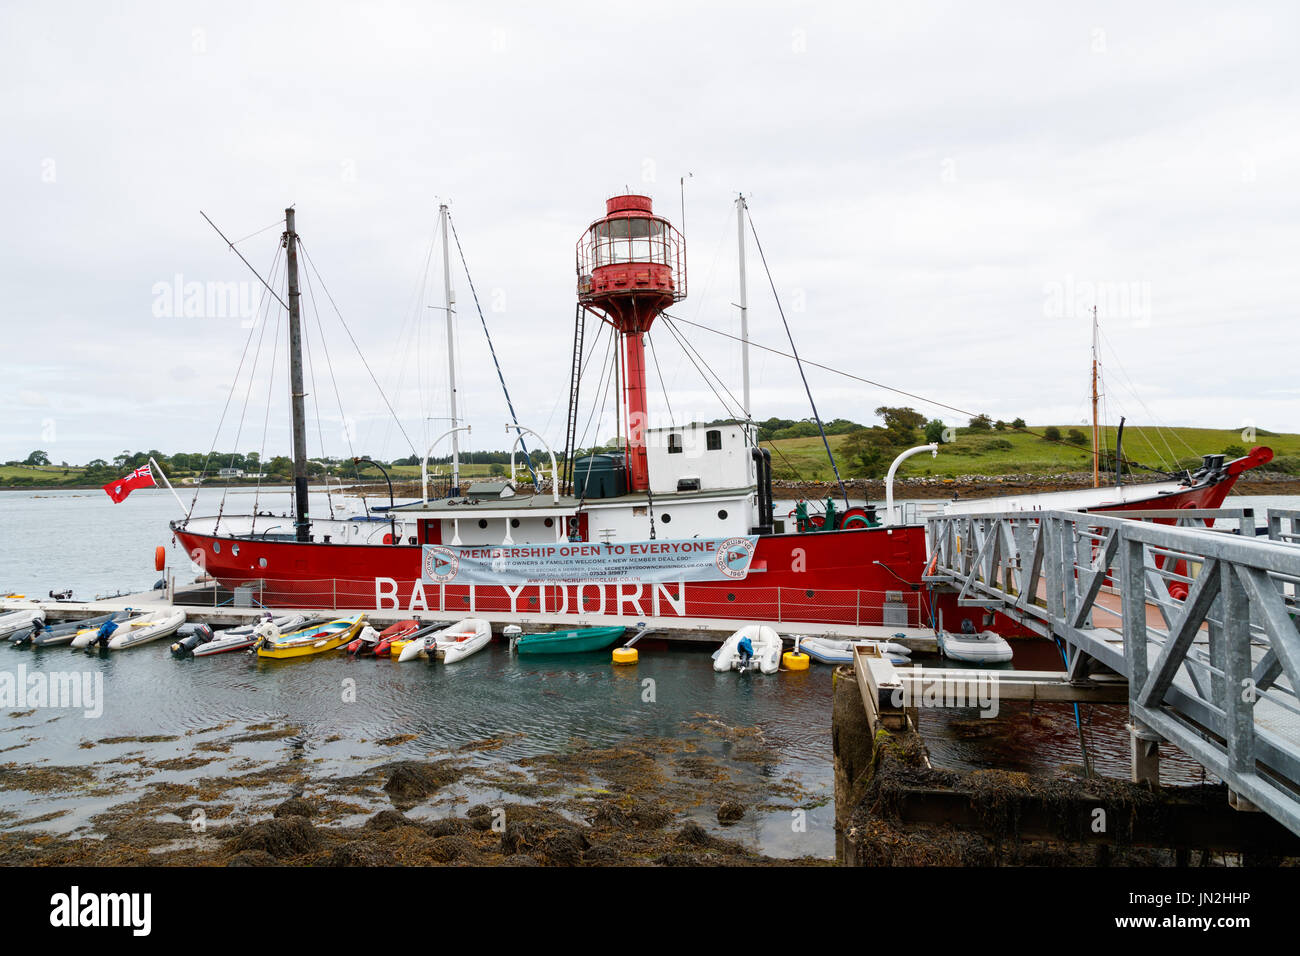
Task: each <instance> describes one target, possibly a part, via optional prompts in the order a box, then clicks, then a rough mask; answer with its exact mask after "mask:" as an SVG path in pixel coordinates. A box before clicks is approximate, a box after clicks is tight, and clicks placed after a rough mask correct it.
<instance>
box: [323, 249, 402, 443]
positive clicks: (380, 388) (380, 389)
mask: <svg viewBox="0 0 1300 956" xmlns="http://www.w3.org/2000/svg"><path fill="white" fill-rule="evenodd" d="M298 247H299V248H300V249H302V254H303V257H304V258H305V259H306V260H307V264H308V265H310V266H311V270H312V271H313V272H315V273H316V278H317V280H318V281H319V282H320V287H321V291H323V292H324V293H325V298H327V299H328V300H329V303H330V305H331V306H332V307H333V309H334V314H335V315H337V316H338V318H339V322H340V324H342V326H343V331H345V332H346V333H347V334H348V339H349V340H350V341H351V342H352V347H353V348H354V349H356V352H357V357H358V358H360V359H361V364H362V365H364V366H365V369H366V373H367V374H368V375H369V376H370V381H372V382H374V385H375V389H376V390H377V391H378V392H379V397H380V398H382V399H383V400H384V405H386V406H387V408H388V412H389V414H390V415H392V416H393V418H394V419H395V420H397V428H398V430H399V431H401V433H402V437H403V438H405V439H406V443H407V444H408V445H410V446H411V451H412V453H414V454H416V455H418V454H419V453H420V452H419V450H418V449H417V448H416V447H415V443H414V442H412V441H411V436H410V435H408V434H407V433H406V429H405V428H403V427H402V423H401V421H400V420H399V419H397V412H395V411H393V406H392V403H391V402H389V401H388V396H387V395H386V394H384V388H383V386H382V385H380V384H379V379H378V378H376V377H375V373H374V370H373V369H371V367H370V363H369V362H367V361H366V357H365V355H364V354H362V352H361V346H360V345H358V344H357V340H356V337H355V336H354V335H353V334H352V329H350V328H349V327H348V323H347V320H346V319H344V318H343V313H342V312H341V311H339V307H338V303H337V302H335V301H334V296H332V295H330V290H329V286H327V285H326V284H325V280H324V279H323V278H322V277H321V274H320V270H319V269H317V268H316V263H315V262H313V261H312V258H311V254H310V253H309V252H308V251H307V247H306V245H304V243H303V241H302V237H301V236H299V237H298Z"/></svg>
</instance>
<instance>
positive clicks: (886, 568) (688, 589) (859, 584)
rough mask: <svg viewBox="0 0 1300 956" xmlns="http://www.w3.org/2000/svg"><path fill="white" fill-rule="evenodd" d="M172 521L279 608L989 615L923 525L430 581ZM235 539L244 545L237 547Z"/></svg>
mask: <svg viewBox="0 0 1300 956" xmlns="http://www.w3.org/2000/svg"><path fill="white" fill-rule="evenodd" d="M1257 451H1258V450H1257ZM1264 451H1267V449H1264ZM1254 455H1255V453H1254V452H1252V456H1254ZM1268 457H1271V453H1269V456H1268ZM1266 460H1267V458H1263V461H1266ZM1239 462H1243V463H1245V462H1249V463H1247V464H1245V465H1244V467H1237V468H1235V469H1234V468H1233V466H1236V465H1238V462H1234V463H1232V465H1230V466H1229V469H1228V471H1227V472H1226V474H1225V475H1224V476H1223V477H1221V478H1219V479H1218V480H1215V481H1214V482H1213V483H1211V484H1204V485H1197V486H1193V487H1189V488H1187V489H1185V490H1183V491H1178V492H1175V493H1173V494H1166V495H1158V496H1153V497H1151V498H1146V499H1141V500H1136V501H1130V502H1128V503H1127V504H1124V505H1118V506H1116V507H1115V508H1113V509H1108V510H1118V511H1143V510H1154V509H1162V510H1163V509H1169V510H1178V509H1183V508H1217V507H1219V506H1220V505H1221V504H1222V503H1223V500H1224V499H1225V498H1226V497H1227V495H1228V493H1229V491H1231V489H1232V486H1233V484H1234V483H1235V482H1236V479H1237V476H1238V475H1239V474H1240V472H1241V471H1242V470H1245V468H1249V467H1254V465H1255V464H1259V463H1262V461H1257V460H1255V459H1254V458H1247V459H1239ZM990 509H991V510H995V509H996V503H995V502H993V501H990ZM1170 520H1171V521H1172V520H1173V519H1172V517H1171V519H1170ZM174 530H175V534H176V537H177V540H178V541H179V542H180V543H181V544H182V545H183V546H184V547H185V549H186V551H187V552H188V553H189V555H190V557H191V559H192V560H194V562H195V563H196V564H199V565H200V566H201V567H204V568H205V569H206V570H207V571H208V573H210V574H211V575H212V576H213V577H215V578H216V579H217V580H218V581H220V582H221V584H223V585H225V586H226V587H229V588H234V587H237V586H240V585H249V584H251V585H254V586H256V587H257V588H258V600H259V601H260V602H261V603H262V604H264V605H267V606H272V607H298V608H321V607H325V608H347V609H358V610H361V609H377V610H394V611H417V610H429V611H442V612H447V613H454V614H458V615H461V614H473V613H482V614H492V613H495V614H529V613H545V614H570V615H573V616H575V617H577V616H582V615H593V614H613V615H618V616H623V617H630V618H632V619H634V620H635V619H638V618H645V617H651V616H655V617H669V618H671V617H698V618H720V619H724V620H734V621H767V622H790V623H795V622H816V623H825V624H844V625H855V624H856V625H878V624H883V623H884V621H883V607H882V605H883V604H884V602H885V597H886V593H885V592H888V591H893V592H901V593H902V596H903V600H904V603H905V604H906V605H907V607H908V624H909V625H911V626H929V625H930V624H931V623H932V621H931V615H932V613H933V611H934V610H935V609H942V611H943V614H944V621H945V624H946V625H948V626H950V627H956V626H958V625H959V622H960V621H961V620H963V619H966V618H970V619H971V621H972V623H974V624H976V625H977V627H979V628H981V629H982V628H983V627H986V626H989V625H988V624H987V623H985V622H982V621H981V620H979V618H980V615H981V613H982V612H980V611H979V610H978V609H973V608H966V607H959V606H958V605H957V604H956V601H955V599H954V598H953V596H952V595H950V594H941V593H931V592H930V591H929V589H927V588H925V587H923V586H922V584H921V577H922V575H923V574H924V569H925V563H926V560H927V553H926V543H925V529H924V528H923V527H921V526H919V525H914V526H903V527H895V528H869V529H852V530H845V531H829V532H826V531H822V532H815V533H810V534H778V535H767V536H764V537H762V538H760V539H759V541H758V545H757V548H756V550H755V554H754V560H753V562H752V564H751V566H750V573H749V576H748V577H747V578H745V579H744V580H743V581H739V582H725V581H724V582H712V581H710V582H687V583H679V584H669V585H642V584H621V585H620V584H604V585H600V584H569V585H545V586H537V585H527V586H517V587H516V586H512V587H504V586H486V585H479V586H474V587H471V586H468V585H449V586H440V585H436V584H429V585H427V586H426V585H423V584H422V583H421V581H420V574H421V554H422V549H421V547H420V546H419V545H399V546H391V545H364V544H362V545H348V544H325V543H307V544H300V543H297V542H292V541H266V540H258V539H250V538H230V537H223V536H211V535H203V534H197V533H193V532H189V531H185V530H181V529H180V528H175V529H174ZM236 543H237V544H238V545H239V554H238V555H235V554H233V552H234V551H235V549H234V548H232V547H231V546H230V545H232V544H236ZM215 545H220V550H216V549H215V547H214V546H215ZM263 560H264V561H265V564H263V563H262V562H263ZM1000 625H1007V627H1002V628H1000V627H999V626H1000ZM992 626H993V627H994V629H1000V630H1001V632H1002V633H1009V632H1013V631H1014V630H1016V628H1015V627H1014V626H1012V625H1011V624H1010V622H1009V621H1008V620H1007V619H1005V618H1002V617H1001V615H998V619H997V621H996V622H995V623H994V624H993V625H992Z"/></svg>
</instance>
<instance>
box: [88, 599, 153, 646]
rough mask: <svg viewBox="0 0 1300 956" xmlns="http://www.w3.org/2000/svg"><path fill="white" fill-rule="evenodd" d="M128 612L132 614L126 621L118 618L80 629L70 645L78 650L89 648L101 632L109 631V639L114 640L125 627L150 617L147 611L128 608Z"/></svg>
mask: <svg viewBox="0 0 1300 956" xmlns="http://www.w3.org/2000/svg"><path fill="white" fill-rule="evenodd" d="M127 610H128V611H130V612H131V613H130V615H129V616H128V617H126V618H124V619H118V618H117V617H114V618H113V619H112V620H110V621H107V622H104V623H101V624H95V625H92V626H90V627H83V628H81V629H79V630H78V631H77V635H76V637H74V638H73V639H72V640H71V641H70V642H69V643H70V644H71V645H72V646H73V647H77V648H83V647H89V646H90V642H91V641H94V640H96V639H97V638H98V637H99V633H100V631H103V630H107V631H108V637H109V638H110V639H112V638H114V637H116V636H117V632H118V631H119V630H120V629H122V628H124V627H129V626H130V624H131V622H132V621H143V620H144V619H145V618H147V617H149V616H150V615H149V613H148V612H145V611H136V610H132V609H131V608H127ZM110 625H111V627H110Z"/></svg>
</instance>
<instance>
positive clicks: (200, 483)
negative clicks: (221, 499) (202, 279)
mask: <svg viewBox="0 0 1300 956" xmlns="http://www.w3.org/2000/svg"><path fill="white" fill-rule="evenodd" d="M204 218H205V219H207V217H206V216H204ZM208 221H209V222H211V221H212V220H210V219H209V220H208ZM213 228H214V229H216V226H213ZM217 233H218V235H220V233H221V230H220V229H217ZM280 251H281V246H279V245H276V247H275V254H274V255H273V256H272V257H271V269H270V272H271V273H272V275H274V273H275V271H276V269H277V268H278V263H279V260H280ZM258 278H259V279H260V278H261V276H260V275H259V276H258ZM262 285H264V286H266V282H265V280H263V282H262ZM267 288H268V289H269V288H270V286H267ZM276 298H277V299H278V298H279V296H276ZM265 302H266V292H265V291H263V292H262V295H261V297H260V298H259V299H258V301H257V311H256V312H255V313H254V315H255V316H256V317H257V318H255V319H254V321H253V323H252V324H251V325H250V326H249V327H248V336H247V337H246V338H245V339H244V351H243V352H242V353H241V354H240V356H239V365H238V366H237V367H236V368H235V377H234V378H233V379H231V381H230V391H229V392H228V393H227V394H226V404H225V405H224V406H223V407H222V409H221V418H220V419H218V421H217V430H216V432H215V433H214V434H213V436H212V444H211V446H210V447H209V448H208V453H207V455H206V456H205V457H204V459H203V468H202V469H201V470H200V471H199V480H198V481H196V482H195V483H194V497H193V498H192V499H190V507H189V510H188V511H187V512H186V513H185V520H186V521H188V520H189V519H190V516H191V515H192V514H194V507H195V505H197V504H198V502H199V489H200V488H201V487H202V486H203V479H204V478H205V477H206V476H207V474H208V465H210V464H211V463H212V456H213V454H214V453H215V452H216V450H217V441H218V440H219V439H220V438H221V429H222V427H223V426H224V425H225V423H226V414H227V413H228V412H229V411H230V403H231V401H232V400H233V399H234V397H235V387H236V386H237V385H238V384H239V376H240V373H241V372H242V371H243V369H244V362H245V361H246V360H247V359H248V348H249V346H250V345H252V344H253V333H254V332H256V331H257V328H258V326H259V325H261V322H260V321H257V319H260V317H261V315H262V306H263V305H264V304H265Z"/></svg>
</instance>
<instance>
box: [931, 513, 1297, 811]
mask: <svg viewBox="0 0 1300 956" xmlns="http://www.w3.org/2000/svg"><path fill="white" fill-rule="evenodd" d="M1120 514H1121V512H1110V513H1098V512H1093V513H1087V514H1083V513H1078V512H1068V511H1038V512H1032V511H1016V512H1004V513H985V514H958V515H947V516H935V517H931V518H929V519H928V520H927V531H928V534H929V539H930V548H931V554H932V558H933V561H932V564H931V566H930V567H929V568H928V569H927V574H926V577H925V580H926V582H927V583H929V584H930V585H931V586H936V587H944V586H946V587H949V588H952V589H954V590H956V592H957V600H958V603H959V604H961V605H964V606H982V607H985V608H987V609H989V610H992V611H997V612H1000V613H1002V614H1005V615H1007V616H1008V617H1010V618H1012V619H1013V620H1015V621H1017V622H1019V623H1021V624H1023V625H1024V626H1025V627H1026V628H1028V629H1030V630H1032V631H1034V632H1036V633H1038V634H1041V635H1043V636H1044V637H1048V638H1051V639H1053V640H1057V641H1059V642H1060V643H1061V645H1062V647H1063V649H1064V651H1065V655H1066V660H1067V668H1068V673H1069V678H1070V680H1071V681H1072V682H1078V683H1079V684H1081V685H1086V684H1087V683H1088V681H1089V674H1090V673H1092V672H1096V673H1099V674H1100V673H1105V669H1109V670H1110V671H1113V672H1115V673H1116V674H1119V675H1121V676H1123V677H1124V678H1126V679H1127V681H1128V707H1129V714H1130V731H1131V737H1132V740H1131V744H1132V748H1133V751H1132V754H1133V778H1134V780H1137V781H1142V780H1146V781H1150V782H1152V783H1154V784H1157V785H1158V783H1159V764H1158V759H1159V746H1160V744H1161V743H1162V742H1168V743H1170V744H1172V745H1173V746H1175V747H1177V748H1178V749H1179V750H1181V751H1183V752H1184V753H1185V754H1187V755H1188V756H1190V757H1192V758H1193V759H1194V760H1196V761H1198V762H1199V763H1200V764H1201V765H1202V766H1204V767H1205V768H1206V769H1207V770H1209V771H1210V772H1211V773H1213V774H1214V775H1216V776H1217V777H1219V778H1220V779H1222V780H1223V781H1224V783H1225V784H1226V785H1227V787H1228V791H1229V800H1230V802H1231V803H1232V805H1233V806H1235V807H1237V808H1238V809H1242V810H1254V809H1258V810H1262V811H1264V812H1266V813H1268V814H1269V815H1270V816H1272V817H1273V818H1274V819H1276V820H1278V821H1279V822H1281V823H1282V824H1284V825H1285V826H1286V827H1287V828H1289V829H1290V830H1291V831H1292V832H1293V833H1296V834H1300V701H1298V700H1297V697H1296V688H1298V687H1300V633H1297V626H1296V618H1295V616H1296V613H1297V600H1296V588H1297V585H1298V584H1300V512H1291V511H1280V510H1270V511H1269V512H1268V515H1267V518H1268V522H1267V534H1266V535H1262V534H1257V528H1256V525H1255V516H1254V512H1253V510H1251V509H1218V510H1214V511H1209V510H1192V509H1188V510H1180V511H1177V512H1173V511H1168V510H1165V511H1144V512H1132V511H1128V512H1123V514H1124V517H1119V515H1120ZM1211 524H1212V526H1211Z"/></svg>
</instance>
